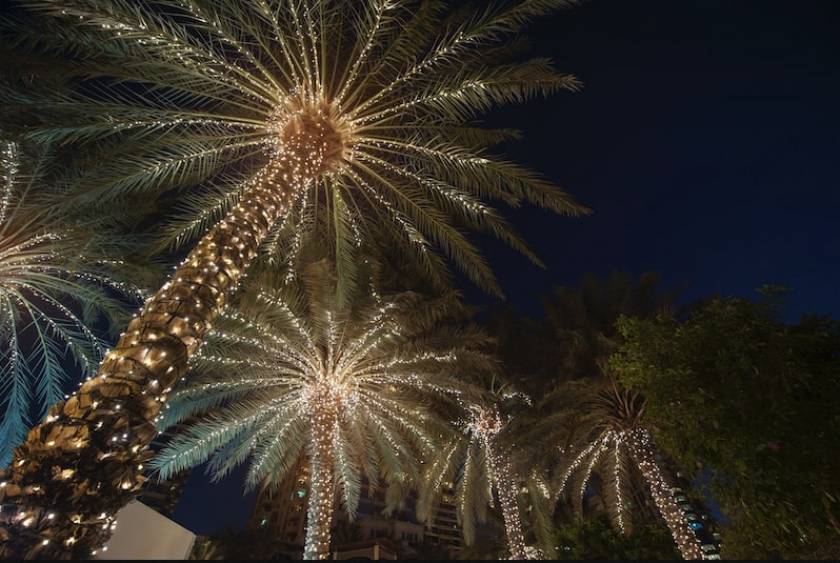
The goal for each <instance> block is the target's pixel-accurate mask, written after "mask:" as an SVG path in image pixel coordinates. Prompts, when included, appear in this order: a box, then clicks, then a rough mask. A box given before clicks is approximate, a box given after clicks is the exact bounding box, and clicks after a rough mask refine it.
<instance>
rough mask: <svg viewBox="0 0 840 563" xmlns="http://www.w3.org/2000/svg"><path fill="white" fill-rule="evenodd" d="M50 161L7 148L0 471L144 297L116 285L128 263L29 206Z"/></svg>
mask: <svg viewBox="0 0 840 563" xmlns="http://www.w3.org/2000/svg"><path fill="white" fill-rule="evenodd" d="M48 160H49V159H48V151H47V150H45V149H43V148H38V147H29V146H25V147H24V146H22V145H20V144H19V143H17V142H11V141H2V142H0V190H2V193H0V348H2V352H0V380H2V384H0V402H1V403H2V411H3V418H2V422H0V466H4V465H6V464H7V463H8V461H9V459H10V456H11V453H12V449H13V448H14V447H15V446H17V445H18V444H19V443H20V442H21V441H22V440H23V438H24V436H25V435H26V432H27V431H28V430H29V428H30V426H31V425H32V423H33V422H34V421H35V420H38V419H41V418H43V417H44V415H45V414H46V411H47V409H48V408H49V407H50V406H51V405H52V404H53V403H55V402H57V401H59V400H60V399H62V398H63V397H64V394H65V393H66V392H68V391H69V390H70V389H69V385H70V384H72V383H73V382H74V380H76V379H80V378H79V377H78V376H77V375H75V374H76V373H80V374H81V376H82V378H83V377H85V376H90V375H91V373H92V372H93V371H94V370H95V368H96V365H97V364H98V362H99V360H100V358H101V357H102V356H103V354H104V352H105V351H106V348H107V346H108V344H107V342H106V341H105V340H103V338H104V337H105V336H106V331H102V330H101V329H102V328H107V327H108V326H110V325H112V324H115V323H116V322H120V321H122V320H124V319H123V317H124V316H125V311H124V308H125V307H126V306H127V305H129V304H130V302H131V301H132V300H135V301H136V300H138V298H139V292H138V290H137V289H136V288H135V287H134V286H132V285H131V284H128V283H125V282H121V281H117V280H118V279H119V278H115V277H111V275H113V273H114V272H115V271H116V270H118V269H119V268H120V267H121V266H122V265H123V264H122V263H121V262H119V261H115V260H107V259H104V258H101V257H100V255H99V254H98V253H96V249H95V246H96V245H95V244H94V243H92V242H89V243H85V242H84V241H80V239H79V237H78V236H76V233H73V232H72V231H70V230H68V229H65V228H62V227H60V226H56V225H55V224H54V223H50V225H49V228H48V226H47V222H46V221H45V220H44V219H43V217H39V216H38V215H37V214H36V213H35V211H34V210H33V208H32V207H31V206H27V205H26V203H27V201H26V200H25V198H26V196H27V195H29V194H30V193H32V192H33V191H36V190H38V189H40V188H42V185H43V183H44V182H45V181H46V180H45V178H46V176H47V174H48V164H47V161H48ZM89 251H90V252H89ZM123 279H125V278H123ZM100 320H101V321H102V322H101V323H99V322H98V321H100Z"/></svg>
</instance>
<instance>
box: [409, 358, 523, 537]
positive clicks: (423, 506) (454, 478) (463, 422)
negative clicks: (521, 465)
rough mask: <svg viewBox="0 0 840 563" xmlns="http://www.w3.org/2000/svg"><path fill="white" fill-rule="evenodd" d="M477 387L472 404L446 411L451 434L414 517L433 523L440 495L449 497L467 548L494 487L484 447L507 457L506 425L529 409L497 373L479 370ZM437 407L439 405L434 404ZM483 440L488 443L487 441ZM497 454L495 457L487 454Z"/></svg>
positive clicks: (430, 469)
mask: <svg viewBox="0 0 840 563" xmlns="http://www.w3.org/2000/svg"><path fill="white" fill-rule="evenodd" d="M473 381H474V383H473V384H474V385H475V386H476V388H477V391H476V393H478V394H476V395H475V396H474V397H473V398H472V400H469V401H457V402H454V403H452V404H451V405H449V407H450V409H449V410H448V411H447V412H448V414H449V416H450V417H452V418H454V420H453V424H454V427H455V428H456V430H457V432H456V433H455V434H454V435H453V436H452V437H451V438H450V439H449V440H448V441H445V442H443V445H442V446H441V447H440V448H439V449H438V450H437V452H436V455H435V456H434V457H433V458H432V460H431V462H430V464H429V465H428V466H427V468H426V471H425V473H424V476H423V480H422V486H421V489H420V496H419V502H418V516H419V518H420V519H421V520H423V521H426V522H430V523H431V522H433V521H434V518H435V512H436V510H437V507H438V506H439V504H440V501H441V499H442V497H443V496H444V495H450V494H452V495H454V498H453V501H454V504H455V505H456V515H457V518H458V521H459V523H460V524H461V529H462V533H463V535H464V540H465V543H466V544H467V545H472V543H473V540H474V538H475V526H476V524H479V523H485V522H486V521H487V515H488V509H489V508H490V507H491V506H492V505H493V502H494V496H493V489H494V487H495V486H497V483H496V479H495V477H494V471H493V468H492V464H493V460H492V459H491V452H490V448H489V444H491V443H492V444H493V445H494V446H497V447H498V448H503V449H504V450H505V451H504V453H502V456H503V457H506V458H508V457H510V456H512V455H514V454H513V452H512V451H510V449H511V448H512V446H513V445H512V444H511V443H510V442H511V436H510V424H509V423H510V422H511V420H512V419H513V417H514V414H515V413H518V412H519V411H520V409H521V408H523V406H527V405H529V404H530V399H529V398H528V397H527V396H525V395H523V394H522V393H520V392H518V391H517V390H516V389H515V388H514V387H513V386H512V385H511V384H510V383H509V382H508V381H506V380H505V379H504V378H503V377H501V376H499V374H498V373H494V372H489V371H485V372H484V377H481V378H474V379H473ZM438 408H439V409H440V408H441V405H438ZM488 438H489V440H488ZM492 453H494V454H495V455H499V452H492Z"/></svg>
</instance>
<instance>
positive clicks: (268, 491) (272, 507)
mask: <svg viewBox="0 0 840 563" xmlns="http://www.w3.org/2000/svg"><path fill="white" fill-rule="evenodd" d="M289 475H290V476H289V477H288V478H286V479H285V480H284V481H283V482H282V483H280V485H279V486H277V487H265V488H264V489H263V490H262V491H261V492H260V494H259V496H258V498H257V503H256V506H255V508H254V512H253V515H252V517H251V519H250V521H249V524H248V526H249V527H250V528H251V529H261V530H265V531H267V532H268V533H270V534H274V536H275V537H277V538H281V539H282V541H283V542H284V543H286V544H288V546H289V554H290V555H292V554H293V552H294V553H296V554H297V555H298V556H299V555H300V552H302V550H303V545H304V542H305V539H306V508H307V504H308V501H309V470H308V468H307V466H306V464H305V463H299V464H298V465H297V466H296V467H295V468H294V469H293V470H292V471H291V472H290V474H289ZM385 494H386V491H385V488H384V487H382V486H378V485H372V484H371V483H368V482H364V483H363V484H362V491H361V495H360V497H359V506H358V510H357V514H356V518H355V520H354V521H353V522H350V521H349V518H348V516H347V514H346V513H345V512H344V511H343V510H341V508H340V506H339V503H336V505H337V507H336V514H335V517H334V518H333V522H334V524H333V526H334V530H333V537H334V541H333V545H334V548H335V549H336V551H337V552H339V553H346V551H347V550H346V549H343V547H347V546H351V545H358V544H360V543H362V544H364V543H370V544H371V545H373V544H377V541H378V542H379V543H378V544H377V545H380V549H382V550H383V554H384V553H385V550H387V551H388V552H390V551H393V550H394V549H396V551H397V553H398V554H400V555H403V556H406V555H414V554H416V549H417V548H418V547H420V546H422V545H424V544H432V545H435V546H438V547H440V548H443V549H445V550H447V551H448V552H449V553H450V554H452V555H453V556H454V555H456V554H457V552H458V550H460V548H461V529H460V527H459V526H458V522H457V519H456V513H455V504H454V500H453V497H452V495H451V494H450V495H444V497H443V502H442V503H441V506H440V507H439V509H438V511H437V514H436V517H435V520H434V522H433V523H432V524H431V525H429V526H424V525H423V524H421V523H420V522H418V521H417V518H416V495H414V494H412V495H409V497H408V498H407V499H406V500H405V503H404V506H403V507H402V508H401V509H399V510H396V511H394V512H393V513H391V514H389V515H386V514H385V509H386V500H385ZM347 530H351V531H350V532H349V533H348V532H347Z"/></svg>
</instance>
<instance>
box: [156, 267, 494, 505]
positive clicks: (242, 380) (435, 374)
mask: <svg viewBox="0 0 840 563" xmlns="http://www.w3.org/2000/svg"><path fill="white" fill-rule="evenodd" d="M335 286H336V280H335V276H334V273H333V272H332V267H331V265H330V264H329V263H327V262H325V261H321V262H318V263H315V264H313V265H310V266H309V267H307V268H306V270H305V271H304V273H303V274H302V275H301V276H299V278H298V279H297V280H296V281H294V282H291V283H286V282H285V280H284V279H283V280H280V281H275V282H274V283H272V282H271V281H270V280H266V279H262V280H259V281H257V282H255V283H254V286H253V291H248V290H246V293H245V295H244V296H243V298H242V299H241V301H240V303H239V304H238V306H236V307H234V308H231V309H230V310H229V311H228V312H227V313H226V314H225V315H223V317H221V319H220V321H219V322H218V323H217V324H216V330H215V331H214V333H213V334H212V335H211V337H210V339H209V340H208V344H207V346H206V348H204V349H203V351H202V352H200V353H199V355H198V356H197V357H196V358H195V360H194V372H193V375H191V376H190V380H189V382H188V383H187V384H186V386H185V387H184V388H182V389H180V390H178V391H176V392H175V393H174V394H173V396H172V401H171V402H170V404H169V409H168V410H167V411H166V417H165V419H164V420H163V421H162V422H161V426H163V427H166V426H168V425H170V424H172V423H176V422H180V421H184V420H187V419H192V417H196V418H195V419H194V421H193V422H191V423H189V426H188V428H187V430H186V431H185V432H183V433H181V434H180V435H177V436H176V437H175V438H174V439H173V440H172V441H171V442H170V444H169V445H168V446H167V447H165V448H164V450H163V451H162V452H161V454H160V456H159V458H158V459H157V460H156V461H155V463H154V465H155V467H156V468H157V469H159V470H160V473H161V476H162V477H164V478H165V477H167V476H169V475H171V474H172V473H175V472H177V471H180V470H182V469H185V468H187V467H192V466H195V465H198V464H201V463H203V462H205V461H206V460H208V459H210V460H211V461H210V465H209V470H210V472H211V473H212V474H213V475H214V477H216V478H221V477H223V476H225V475H226V474H227V473H228V472H229V471H230V470H231V469H232V468H233V467H235V466H237V465H238V464H240V463H243V462H246V461H247V460H250V463H249V470H248V478H247V481H248V484H249V485H250V486H256V485H258V484H260V483H263V482H269V483H271V482H275V483H276V482H278V481H280V480H281V479H282V478H283V477H284V476H285V475H286V473H287V472H288V471H289V470H290V468H291V467H292V466H294V465H295V463H296V462H297V461H298V459H299V458H300V457H301V455H303V454H304V453H305V448H306V447H307V445H309V444H311V443H312V441H313V436H312V432H313V423H312V420H311V418H310V415H311V414H312V413H313V410H314V408H315V407H314V405H315V403H316V402H317V401H319V400H321V399H322V398H323V396H324V395H323V393H324V390H325V388H326V392H327V393H328V395H329V396H330V398H331V400H333V401H335V402H336V403H337V404H338V409H339V418H338V425H337V437H336V445H335V448H336V453H335V455H334V463H335V468H334V474H335V475H336V476H337V479H338V481H339V485H340V489H341V491H342V494H343V498H344V501H345V506H346V508H347V510H348V511H349V512H350V513H351V514H353V513H354V512H355V507H356V504H357V502H358V498H359V492H360V487H361V482H362V479H363V478H364V477H366V478H367V479H368V480H369V481H370V482H374V483H376V482H380V479H381V478H384V479H385V482H386V483H387V484H388V485H389V487H391V489H392V491H393V493H394V494H393V495H389V497H390V498H394V499H397V498H398V497H399V495H398V494H397V493H398V492H399V491H400V490H405V489H406V488H407V485H409V484H410V483H412V482H414V481H415V480H416V476H417V475H416V473H417V470H418V464H417V460H418V459H420V458H423V457H429V456H430V455H431V452H432V451H434V450H435V448H436V443H437V442H438V441H439V440H440V439H441V438H443V437H444V436H445V434H446V433H447V429H446V426H445V424H444V423H442V422H441V421H440V420H439V419H438V418H437V417H435V416H434V415H433V413H432V411H431V409H429V408H428V407H429V406H430V405H431V404H432V403H433V402H434V401H436V400H437V399H438V397H440V396H441V395H445V396H450V397H454V398H459V397H462V396H466V395H468V394H469V392H470V388H469V385H468V383H466V378H465V375H466V373H468V372H469V371H472V370H477V369H488V368H489V367H491V362H492V361H491V360H490V358H489V357H487V356H486V355H485V353H484V352H483V351H482V348H483V347H484V346H485V344H486V337H485V336H484V334H483V333H482V332H481V331H480V330H478V329H477V328H476V327H473V326H464V325H462V324H460V323H451V322H448V321H447V318H448V317H450V316H451V315H452V314H453V313H457V312H458V311H459V310H460V305H459V304H458V303H457V300H456V299H455V298H454V296H453V295H447V296H443V297H440V298H437V299H426V298H423V297H421V296H420V295H418V294H414V293H403V294H397V295H390V296H380V295H379V294H378V293H377V292H376V291H375V290H374V289H373V286H371V288H370V289H369V290H368V291H367V292H365V294H363V295H361V296H359V295H357V296H356V297H354V298H353V299H352V301H351V303H350V304H341V303H340V302H339V300H338V298H337V296H336V291H335Z"/></svg>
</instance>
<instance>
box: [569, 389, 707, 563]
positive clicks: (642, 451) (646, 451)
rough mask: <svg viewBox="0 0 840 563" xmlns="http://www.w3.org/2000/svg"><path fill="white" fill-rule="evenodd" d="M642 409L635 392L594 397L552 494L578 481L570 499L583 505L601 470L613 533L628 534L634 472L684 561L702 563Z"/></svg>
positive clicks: (696, 540)
mask: <svg viewBox="0 0 840 563" xmlns="http://www.w3.org/2000/svg"><path fill="white" fill-rule="evenodd" d="M644 409H645V401H644V398H643V397H642V396H641V395H639V394H638V393H636V392H634V391H631V390H622V389H619V388H618V387H617V386H615V385H613V386H612V388H611V389H609V390H605V391H601V392H599V393H598V394H597V397H596V398H595V400H593V401H591V402H590V403H589V405H588V408H587V409H586V410H587V411H588V416H586V417H585V419H586V420H587V422H585V423H584V424H582V426H581V427H582V429H583V431H584V432H583V437H584V440H583V441H582V442H579V443H577V444H575V445H574V446H572V447H570V448H568V450H567V453H568V455H567V458H568V459H570V461H569V462H568V463H567V464H566V468H565V470H564V471H562V472H561V473H560V474H559V484H558V485H557V488H556V494H557V496H559V495H562V494H563V493H564V492H565V491H566V490H567V489H568V488H569V485H570V483H571V482H572V477H573V476H574V475H579V480H578V481H577V482H576V485H575V487H574V489H575V490H574V491H572V493H573V494H575V495H577V497H578V500H579V502H582V498H583V495H584V493H585V491H586V487H587V485H588V483H589V479H590V477H591V475H592V473H593V472H594V471H597V470H599V469H600V471H599V474H600V475H601V477H602V478H603V479H605V481H606V486H605V487H604V493H605V496H606V500H607V503H608V507H609V509H610V516H611V518H612V520H613V523H614V525H615V526H616V528H618V530H619V531H620V532H621V533H622V534H627V533H628V532H629V522H628V521H627V515H626V508H627V504H628V500H629V488H628V485H629V483H630V479H631V471H637V472H638V473H639V474H640V475H641V476H642V478H643V480H644V483H645V484H646V486H647V489H648V491H649V492H650V495H651V497H652V498H653V501H654V503H655V505H656V507H657V509H658V510H659V513H660V515H661V516H662V518H663V519H664V520H665V523H666V524H667V525H668V529H669V530H670V532H671V535H672V537H673V538H674V542H675V543H676V545H677V547H678V549H679V550H680V553H681V554H682V556H683V558H684V559H702V558H703V552H702V551H701V549H700V539H699V538H698V537H697V534H696V532H695V530H694V529H693V528H692V526H691V523H690V522H689V520H688V519H687V518H686V515H685V514H686V511H685V510H684V509H683V508H682V507H680V505H679V504H678V503H677V499H676V498H675V497H676V495H675V493H674V489H675V488H676V483H675V482H674V480H673V479H672V477H671V475H670V474H669V472H668V471H667V470H666V469H665V468H664V467H663V466H662V464H661V463H660V460H661V459H662V455H661V454H660V452H659V451H658V449H657V448H656V444H655V443H654V441H653V438H652V437H651V435H650V432H649V431H648V429H647V428H646V427H645V425H644V423H643V416H644Z"/></svg>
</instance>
